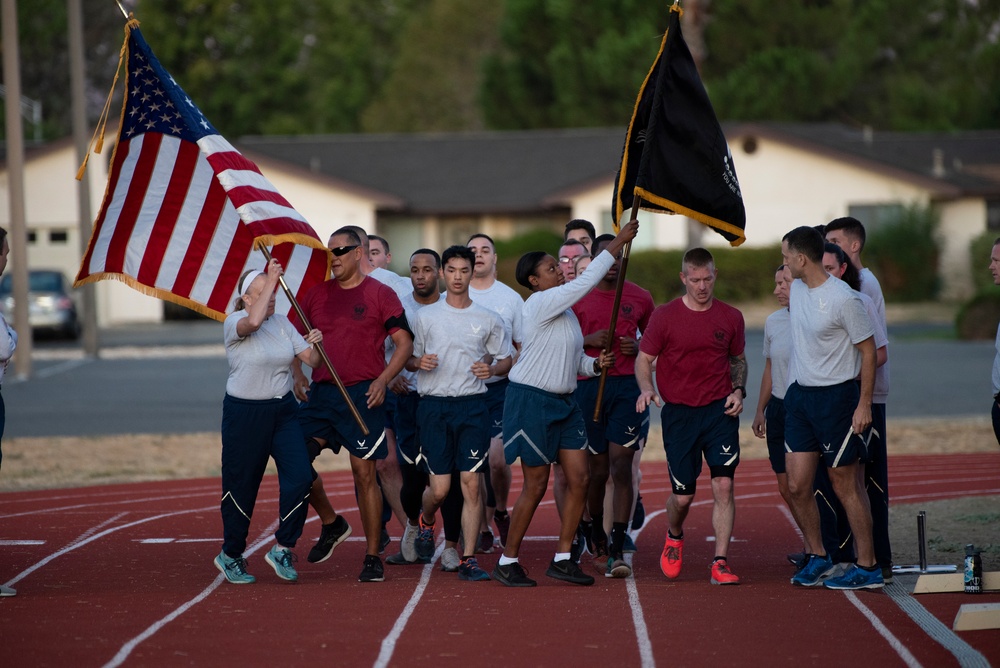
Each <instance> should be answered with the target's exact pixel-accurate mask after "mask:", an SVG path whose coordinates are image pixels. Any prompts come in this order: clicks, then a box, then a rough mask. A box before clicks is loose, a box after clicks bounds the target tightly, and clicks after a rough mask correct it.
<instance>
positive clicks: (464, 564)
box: [458, 557, 490, 582]
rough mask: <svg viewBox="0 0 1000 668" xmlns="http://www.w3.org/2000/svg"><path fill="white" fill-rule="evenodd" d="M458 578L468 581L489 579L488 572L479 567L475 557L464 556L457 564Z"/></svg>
mask: <svg viewBox="0 0 1000 668" xmlns="http://www.w3.org/2000/svg"><path fill="white" fill-rule="evenodd" d="M458 579H459V580H467V581H469V582H482V581H484V580H489V579H490V574H489V573H487V572H486V571H484V570H483V569H482V568H480V567H479V562H478V561H476V558H475V557H466V558H465V559H462V561H461V563H460V564H459V565H458Z"/></svg>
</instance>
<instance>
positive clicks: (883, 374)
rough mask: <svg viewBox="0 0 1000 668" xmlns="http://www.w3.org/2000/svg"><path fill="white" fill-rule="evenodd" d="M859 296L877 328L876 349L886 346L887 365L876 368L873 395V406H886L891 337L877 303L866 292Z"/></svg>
mask: <svg viewBox="0 0 1000 668" xmlns="http://www.w3.org/2000/svg"><path fill="white" fill-rule="evenodd" d="M858 294H859V295H860V296H861V303H863V304H864V305H865V311H867V312H868V317H869V319H871V321H872V326H873V327H874V328H875V349H876V350H878V349H879V348H881V347H882V346H885V364H883V365H882V366H880V367H876V368H875V391H874V392H873V393H872V403H873V404H884V403H885V402H886V400H887V399H888V398H889V336H888V333H887V332H886V330H885V322H884V321H883V320H882V319H881V318H879V315H878V307H877V306H876V305H875V302H873V301H872V298H871V297H869V296H868V295H866V294H865V293H864V292H859V293H858Z"/></svg>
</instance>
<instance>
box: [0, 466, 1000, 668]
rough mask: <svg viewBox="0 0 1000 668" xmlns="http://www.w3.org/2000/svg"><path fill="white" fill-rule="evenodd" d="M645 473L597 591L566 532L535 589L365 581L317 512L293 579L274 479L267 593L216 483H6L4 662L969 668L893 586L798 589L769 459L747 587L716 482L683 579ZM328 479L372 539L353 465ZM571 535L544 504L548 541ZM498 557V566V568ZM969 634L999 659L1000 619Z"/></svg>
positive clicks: (261, 530) (955, 485)
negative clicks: (318, 540)
mask: <svg viewBox="0 0 1000 668" xmlns="http://www.w3.org/2000/svg"><path fill="white" fill-rule="evenodd" d="M643 471H644V476H645V477H644V478H643V482H642V492H643V499H644V501H645V504H646V507H647V509H648V512H649V515H650V517H649V519H648V520H647V523H646V526H645V527H644V529H643V530H642V532H641V534H640V535H639V536H638V538H637V540H636V542H637V544H638V546H639V552H638V553H637V554H636V555H635V559H634V569H635V572H634V579H628V580H625V581H620V580H605V579H604V578H598V581H597V583H596V584H595V585H594V586H593V587H590V588H576V587H573V586H570V585H565V584H563V583H560V582H556V581H554V580H550V579H548V578H546V577H545V576H544V571H545V567H546V565H547V564H548V561H549V559H551V556H552V553H553V551H554V548H555V544H554V541H553V540H534V541H528V542H526V543H525V545H524V549H523V550H522V555H521V563H522V564H524V565H525V566H526V567H527V568H528V569H529V570H530V571H531V574H532V576H533V577H536V578H537V579H538V580H539V586H538V587H537V588H535V589H527V590H512V589H508V588H505V587H502V586H500V585H499V584H497V583H493V582H483V583H469V582H460V581H458V579H457V577H456V576H455V575H454V574H448V573H442V572H441V571H440V570H438V569H437V568H436V567H435V568H434V569H430V568H429V567H427V568H426V570H425V567H419V566H410V567H387V569H386V576H387V580H386V582H384V583H382V584H368V585H362V584H360V583H358V582H357V576H358V573H359V572H360V570H361V561H362V554H363V552H364V550H363V547H362V543H361V542H360V541H355V540H350V541H348V542H347V543H345V544H344V545H342V546H341V547H340V548H338V550H337V552H336V553H335V554H334V555H333V557H332V558H331V559H330V560H329V561H327V562H325V563H323V564H316V565H313V564H309V563H307V562H306V561H305V558H304V557H305V554H306V552H307V551H308V547H309V545H310V544H311V543H312V541H313V540H314V539H315V536H316V535H317V533H318V531H317V525H316V523H315V522H310V523H309V524H307V526H306V532H305V538H304V539H303V541H302V542H300V544H299V546H298V550H297V551H298V552H299V554H300V555H301V556H302V560H301V561H300V562H298V570H299V582H298V583H297V584H290V583H286V582H283V581H281V580H279V579H278V578H277V577H276V576H275V575H274V573H273V572H272V571H271V569H270V567H268V566H267V564H265V562H264V559H263V555H264V551H265V550H266V548H267V547H269V546H270V545H271V542H272V540H273V539H272V538H271V535H270V533H271V532H272V531H273V526H271V525H270V523H271V522H272V521H276V513H277V507H276V506H277V489H276V487H277V485H276V481H275V479H273V478H268V479H267V480H265V482H264V485H263V488H262V490H261V495H260V499H259V500H258V505H257V512H256V519H255V520H254V523H253V526H252V529H251V536H250V540H251V544H252V545H253V544H255V543H256V541H257V540H258V539H260V540H263V543H262V544H261V545H260V546H258V547H257V548H256V551H254V552H253V553H252V554H249V555H248V556H249V560H250V569H251V572H252V573H254V574H255V575H256V576H257V578H258V580H257V583H256V584H254V585H249V586H234V585H230V584H228V583H222V582H220V579H221V576H220V575H219V573H218V572H217V571H216V569H215V568H214V566H213V565H212V558H213V557H214V556H215V555H216V554H217V553H218V551H219V548H220V543H221V540H220V535H221V520H220V519H219V510H218V507H219V500H218V499H219V485H218V481H217V480H188V481H174V482H164V483H147V484H139V485H118V486H112V487H94V488H82V489H67V490H49V491H37V492H28V493H16V494H15V493H10V494H2V495H0V540H2V541H5V542H6V543H5V544H0V583H3V582H9V583H11V584H12V585H13V586H15V587H16V588H17V589H18V595H17V596H16V597H14V598H5V599H0V652H2V654H0V656H2V657H3V658H2V659H0V665H10V666H15V665H16V666H43V665H51V666H64V665H74V666H102V665H108V664H111V665H119V663H120V664H122V665H142V666H149V665H152V666H174V665H188V664H192V665H208V666H224V665H240V666H249V665H253V666H256V665H265V664H289V665H306V664H315V663H316V662H329V661H332V662H333V663H334V665H352V666H353V665H373V664H376V663H377V662H380V661H381V662H382V663H381V665H427V666H442V665H458V664H463V665H469V664H470V663H471V664H473V665H484V664H490V665H510V666H520V665H540V666H541V665H564V664H566V663H567V662H570V661H572V662H583V665H587V664H592V665H601V664H606V663H609V662H610V663H615V664H620V665H628V666H633V665H656V664H659V665H669V666H671V668H676V667H678V666H696V665H705V664H709V663H712V664H715V665H736V664H740V665H769V666H780V665H788V666H792V665H796V666H798V665H802V664H810V665H846V664H849V663H858V662H863V665H880V666H895V665H911V666H915V665H923V666H953V665H959V662H958V660H957V659H956V658H955V656H953V654H952V653H951V652H949V651H948V650H947V649H945V648H944V647H943V646H942V645H941V644H939V643H938V642H937V641H935V640H934V639H932V638H931V637H929V636H928V635H927V633H926V632H925V631H924V630H922V629H921V628H920V627H919V626H918V625H917V624H916V623H915V622H914V621H912V620H911V618H910V617H909V616H908V615H907V614H906V613H905V612H903V610H902V609H901V608H900V607H899V606H898V605H897V604H896V603H895V602H894V601H893V599H892V598H891V597H890V596H889V595H887V594H886V593H883V592H878V593H876V592H860V593H858V594H857V595H854V594H844V593H841V592H834V591H829V590H824V589H819V590H812V589H809V590H802V589H796V588H793V587H792V586H791V585H790V584H789V582H788V578H789V577H790V575H791V567H790V566H789V565H788V564H787V563H785V561H784V555H785V553H786V552H789V551H794V550H795V548H796V547H797V546H798V545H799V542H798V538H797V535H796V532H795V530H794V528H793V526H792V524H791V521H790V519H789V518H788V516H787V511H784V510H783V509H782V504H781V500H780V498H779V497H778V494H777V491H776V488H775V484H774V477H773V475H772V474H771V472H770V469H769V468H768V465H767V462H766V461H764V460H757V461H747V462H745V463H744V464H743V465H742V466H741V468H740V470H739V472H738V473H737V477H736V493H737V521H736V531H735V536H734V538H735V539H736V542H735V543H734V544H733V546H732V548H731V550H730V565H731V566H732V568H733V570H734V571H735V572H736V573H737V574H739V575H740V576H741V577H742V578H743V583H742V584H741V585H740V586H738V587H713V586H711V585H710V584H709V581H708V575H709V573H708V564H709V561H710V560H711V558H712V556H713V554H714V551H713V549H712V548H713V544H712V543H711V542H709V540H708V538H709V537H710V536H711V533H712V532H711V501H710V492H709V489H708V484H707V479H704V478H703V479H702V480H701V481H700V482H699V492H698V498H697V499H696V501H695V503H696V506H695V508H694V509H693V510H692V512H691V515H690V516H689V519H688V522H687V523H686V525H685V534H686V536H687V541H686V544H685V553H684V570H683V572H682V574H681V577H680V578H679V579H678V580H676V581H668V580H666V578H664V577H663V575H662V574H661V573H660V570H659V551H660V549H661V547H662V539H663V534H664V531H665V519H664V517H663V515H662V513H659V512H656V511H657V509H662V508H663V503H664V500H665V498H666V495H667V493H668V491H669V485H668V483H667V479H666V466H665V464H663V463H660V462H657V463H651V464H648V465H646V466H644V467H643ZM890 474H891V478H890V481H891V482H890V485H891V490H892V496H893V502H894V503H912V502H916V501H922V500H934V499H938V498H948V497H955V496H965V495H970V494H976V495H982V494H1000V455H997V454H983V455H941V456H911V457H898V458H893V459H892V460H891V462H890ZM515 476H516V474H515ZM325 478H326V482H327V490H328V492H329V493H330V495H331V497H332V500H333V501H334V505H335V506H337V507H338V508H340V509H342V510H343V511H344V513H345V516H346V517H347V518H348V521H349V522H351V524H352V525H353V526H354V527H355V535H356V536H360V534H361V527H360V520H359V519H358V515H357V511H356V510H354V509H353V507H354V496H353V487H352V485H351V482H350V478H349V474H348V473H346V472H345V473H338V474H326V475H325ZM517 489H519V481H518V478H517V476H516V477H515V491H516V490H517ZM313 519H314V517H313ZM396 529H397V530H398V527H396ZM556 529H557V520H556V515H555V511H554V508H553V506H552V504H551V502H548V503H544V505H543V506H542V507H541V508H540V509H539V513H538V515H536V517H535V521H534V522H533V524H532V526H531V532H530V534H529V537H530V536H535V537H543V536H552V535H553V534H555V533H556ZM12 541H26V542H30V543H27V544H11V542H12ZM35 541H37V542H35ZM396 548H397V545H396V543H395V542H394V543H393V545H392V546H390V548H389V550H390V552H391V551H395V549H396ZM497 556H498V555H496V554H494V555H486V556H481V558H480V562H481V564H482V565H483V566H484V567H485V568H486V569H487V570H492V568H493V565H494V564H495V563H496V558H497ZM584 563H585V566H586V567H587V568H590V563H589V560H586V557H585V562H584ZM422 581H425V582H423V584H425V586H422ZM917 600H918V602H919V603H920V604H922V605H923V606H924V607H925V608H926V609H927V610H928V611H929V612H930V613H931V614H932V615H933V616H935V617H937V618H938V619H940V620H941V622H943V623H944V625H945V626H946V627H947V628H949V629H950V628H951V624H952V621H953V619H954V617H955V614H956V612H957V611H958V608H959V606H960V605H961V604H962V603H970V602H976V603H985V602H1000V594H998V593H991V594H986V595H983V596H979V597H976V598H972V597H969V596H966V595H964V594H937V595H929V596H921V597H917ZM409 613H412V614H409ZM880 628H881V629H882V632H881V633H880V630H879V629H880ZM957 635H958V636H959V637H960V638H961V639H962V640H964V641H965V642H967V643H968V644H969V645H971V647H972V648H974V649H975V650H976V651H978V652H979V653H980V654H981V655H982V656H983V657H985V658H986V659H987V660H988V661H989V662H990V663H992V664H994V665H1000V631H995V630H992V631H974V632H964V633H959V634H957Z"/></svg>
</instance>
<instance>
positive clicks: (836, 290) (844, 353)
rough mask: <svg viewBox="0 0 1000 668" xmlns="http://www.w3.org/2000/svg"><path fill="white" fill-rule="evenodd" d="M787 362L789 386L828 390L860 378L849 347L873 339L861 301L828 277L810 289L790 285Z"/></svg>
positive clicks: (854, 353)
mask: <svg viewBox="0 0 1000 668" xmlns="http://www.w3.org/2000/svg"><path fill="white" fill-rule="evenodd" d="M789 310H790V319H791V324H792V362H791V366H790V369H789V383H791V382H793V381H797V382H798V383H799V385H803V386H806V387H828V386H831V385H837V384H839V383H844V382H847V381H849V380H853V379H855V378H857V377H858V374H859V373H861V352H860V351H859V350H858V349H857V348H856V347H855V345H856V344H858V343H861V342H862V341H864V340H865V339H867V338H869V337H872V336H874V335H875V327H874V325H873V324H872V321H871V318H869V317H868V312H867V311H866V310H865V305H864V304H863V303H862V301H861V297H860V296H859V295H858V293H857V292H855V291H854V290H852V289H851V288H850V286H848V285H847V283H844V282H843V281H842V280H840V279H839V278H834V277H833V276H830V277H828V278H827V279H826V281H824V282H823V284H822V285H819V286H817V287H815V288H809V286H807V285H806V284H805V283H804V282H803V281H802V280H799V279H796V280H794V281H792V286H791V292H790V295H789Z"/></svg>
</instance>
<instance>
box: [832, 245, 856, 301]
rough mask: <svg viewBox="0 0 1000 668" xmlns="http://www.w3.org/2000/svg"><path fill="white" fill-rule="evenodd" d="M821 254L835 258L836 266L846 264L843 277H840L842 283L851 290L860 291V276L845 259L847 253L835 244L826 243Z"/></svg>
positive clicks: (848, 259)
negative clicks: (828, 254) (827, 254)
mask: <svg viewBox="0 0 1000 668" xmlns="http://www.w3.org/2000/svg"><path fill="white" fill-rule="evenodd" d="M823 252H824V253H830V254H831V255H833V256H834V257H835V258H837V264H846V265H847V268H846V269H844V275H843V276H841V277H840V280H842V281H843V282H844V283H847V284H848V285H849V286H851V289H852V290H856V291H859V292H860V290H861V274H860V273H858V268H857V267H855V266H854V263H853V262H851V258H849V257H847V251H845V250H844V249H843V248H841V247H840V246H838V245H837V244H834V243H830V242H829V241H827V242H826V243H825V244H823Z"/></svg>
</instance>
